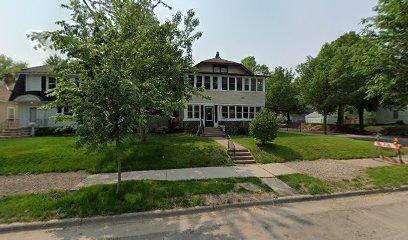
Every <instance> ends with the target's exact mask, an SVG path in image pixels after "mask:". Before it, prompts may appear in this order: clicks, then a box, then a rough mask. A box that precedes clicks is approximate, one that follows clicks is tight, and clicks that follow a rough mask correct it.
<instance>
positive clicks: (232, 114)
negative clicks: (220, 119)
mask: <svg viewBox="0 0 408 240" xmlns="http://www.w3.org/2000/svg"><path fill="white" fill-rule="evenodd" d="M229 118H232V119H233V118H235V106H229Z"/></svg>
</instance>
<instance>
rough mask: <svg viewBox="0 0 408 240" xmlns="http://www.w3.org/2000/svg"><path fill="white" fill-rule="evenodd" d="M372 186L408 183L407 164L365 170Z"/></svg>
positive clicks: (396, 185) (397, 185) (394, 185)
mask: <svg viewBox="0 0 408 240" xmlns="http://www.w3.org/2000/svg"><path fill="white" fill-rule="evenodd" d="M366 174H367V176H368V177H369V179H370V181H371V184H372V185H373V187H374V188H384V187H400V186H403V185H408V166H406V165H404V166H386V167H376V168H369V169H367V170H366Z"/></svg>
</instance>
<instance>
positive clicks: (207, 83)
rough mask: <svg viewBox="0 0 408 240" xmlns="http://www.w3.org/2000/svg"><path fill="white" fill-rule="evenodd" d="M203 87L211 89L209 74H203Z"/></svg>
mask: <svg viewBox="0 0 408 240" xmlns="http://www.w3.org/2000/svg"><path fill="white" fill-rule="evenodd" d="M204 88H205V89H208V90H209V89H211V78H210V76H205V77H204Z"/></svg>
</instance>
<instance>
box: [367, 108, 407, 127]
mask: <svg viewBox="0 0 408 240" xmlns="http://www.w3.org/2000/svg"><path fill="white" fill-rule="evenodd" d="M400 121H402V122H404V123H405V124H408V106H407V108H406V109H402V110H397V109H392V108H384V107H380V108H379V109H378V110H377V111H376V112H375V123H376V124H393V123H397V122H400Z"/></svg>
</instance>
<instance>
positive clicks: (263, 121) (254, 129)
mask: <svg viewBox="0 0 408 240" xmlns="http://www.w3.org/2000/svg"><path fill="white" fill-rule="evenodd" d="M278 129H279V126H278V122H277V119H276V117H275V115H274V114H273V113H272V112H270V111H268V110H262V111H261V112H259V113H257V114H256V116H255V118H254V119H253V120H252V122H251V123H250V124H249V132H250V134H251V136H253V137H254V138H255V139H257V140H260V141H261V143H262V144H265V143H266V142H272V141H273V140H274V139H275V138H276V136H277V133H278Z"/></svg>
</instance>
